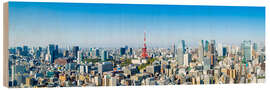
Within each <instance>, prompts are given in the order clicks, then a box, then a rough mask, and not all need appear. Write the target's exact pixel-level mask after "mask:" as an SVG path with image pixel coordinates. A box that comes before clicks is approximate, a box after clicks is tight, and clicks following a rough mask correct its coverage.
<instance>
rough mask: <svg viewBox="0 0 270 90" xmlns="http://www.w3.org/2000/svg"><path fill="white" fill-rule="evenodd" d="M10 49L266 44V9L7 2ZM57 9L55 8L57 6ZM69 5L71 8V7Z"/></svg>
mask: <svg viewBox="0 0 270 90" xmlns="http://www.w3.org/2000/svg"><path fill="white" fill-rule="evenodd" d="M10 3H12V4H10V6H9V9H10V14H9V18H10V21H9V29H10V33H9V37H10V42H9V45H10V46H11V47H12V46H13V47H14V46H21V45H29V46H33V45H35V46H36V45H37V46H46V45H48V44H50V43H52V44H59V45H63V46H75V45H78V46H82V47H119V46H123V45H128V46H131V47H142V45H143V32H144V31H146V32H147V42H148V44H151V45H149V46H152V47H168V46H171V45H172V44H173V43H175V44H177V43H178V41H179V40H187V41H190V42H191V43H189V44H191V46H192V45H196V44H198V41H199V40H217V41H222V42H223V43H228V44H239V43H240V42H241V41H242V40H252V41H255V42H258V43H262V44H264V40H265V12H264V10H265V8H264V7H238V6H192V5H145V4H86V3H40V2H39V3H37V2H32V3H24V2H10ZM56 4H57V5H56ZM71 6H72V7H71Z"/></svg>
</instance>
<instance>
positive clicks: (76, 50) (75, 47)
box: [72, 46, 79, 58]
mask: <svg viewBox="0 0 270 90" xmlns="http://www.w3.org/2000/svg"><path fill="white" fill-rule="evenodd" d="M78 51H79V46H73V48H72V56H73V57H76V58H77V57H78Z"/></svg>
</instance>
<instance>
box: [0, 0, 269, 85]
mask: <svg viewBox="0 0 270 90" xmlns="http://www.w3.org/2000/svg"><path fill="white" fill-rule="evenodd" d="M8 1H32V2H33V1H34V2H79V3H125V4H175V5H212V6H213V5H218V6H220V5H221V6H265V7H266V10H265V11H266V20H265V21H266V28H265V34H266V35H265V36H266V37H265V42H266V52H265V53H266V82H265V83H264V84H222V85H217V84H215V85H174V86H171V85H170V86H169V85H167V86H117V87H116V86H113V87H65V88H49V89H51V90H59V89H61V90H74V89H80V90H82V89H83V90H90V89H94V90H95V89H99V90H112V89H117V90H142V89H146V90H150V89H152V90H154V89H155V90H172V89H174V90H202V89H207V90H230V89H236V90H257V89H260V90H263V89H268V90H269V89H270V82H269V74H268V73H269V67H270V66H269V65H268V64H269V63H270V62H269V60H268V57H269V51H270V48H268V46H269V47H270V43H269V38H270V35H269V31H268V30H269V21H270V19H269V15H270V13H269V11H270V10H269V8H270V6H269V5H270V0H3V1H2V4H1V11H0V12H1V24H0V25H1V32H0V33H1V34H0V35H1V36H0V38H1V39H0V40H1V42H0V43H1V44H0V45H1V46H0V63H1V64H0V68H1V71H0V87H1V90H2V89H3V90H7V89H22V88H6V87H4V86H3V3H4V2H8ZM267 11H268V12H267ZM23 89H24V90H26V89H27V90H29V89H30V90H34V89H33V88H23ZM41 89H43V90H45V89H46V90H47V89H48V88H39V90H41Z"/></svg>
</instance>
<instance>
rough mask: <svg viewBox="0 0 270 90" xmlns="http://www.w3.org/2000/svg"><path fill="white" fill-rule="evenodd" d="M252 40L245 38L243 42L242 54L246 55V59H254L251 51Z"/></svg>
mask: <svg viewBox="0 0 270 90" xmlns="http://www.w3.org/2000/svg"><path fill="white" fill-rule="evenodd" d="M251 48H252V47H251V40H248V41H246V40H244V41H242V43H241V53H242V56H244V58H245V59H246V60H252V55H251V54H252V53H251Z"/></svg>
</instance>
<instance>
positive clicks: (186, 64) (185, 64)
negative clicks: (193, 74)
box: [184, 53, 191, 66]
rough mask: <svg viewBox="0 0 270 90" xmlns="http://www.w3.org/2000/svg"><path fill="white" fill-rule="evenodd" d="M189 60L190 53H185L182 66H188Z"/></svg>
mask: <svg viewBox="0 0 270 90" xmlns="http://www.w3.org/2000/svg"><path fill="white" fill-rule="evenodd" d="M190 62H191V54H190V53H186V54H185V55H184V66H189V63H190Z"/></svg>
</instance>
